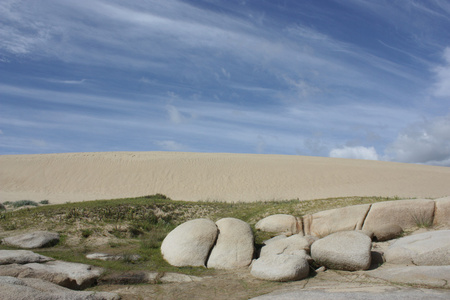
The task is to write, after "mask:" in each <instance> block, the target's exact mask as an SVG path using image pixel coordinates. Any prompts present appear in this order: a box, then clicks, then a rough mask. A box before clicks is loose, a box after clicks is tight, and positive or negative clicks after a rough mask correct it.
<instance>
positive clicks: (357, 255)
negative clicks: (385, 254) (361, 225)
mask: <svg viewBox="0 0 450 300" xmlns="http://www.w3.org/2000/svg"><path fill="white" fill-rule="evenodd" d="M371 248H372V241H371V239H370V238H369V237H368V236H367V235H365V234H363V233H361V232H357V231H343V232H336V233H333V234H331V235H329V236H326V237H324V238H323V239H320V240H318V241H317V242H315V243H314V244H312V246H311V256H312V258H313V259H314V261H315V262H316V263H317V264H319V265H323V266H325V267H327V268H329V269H335V270H345V271H357V270H367V269H368V268H369V267H370V262H371V252H370V250H371Z"/></svg>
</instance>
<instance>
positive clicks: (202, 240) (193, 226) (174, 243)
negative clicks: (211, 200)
mask: <svg viewBox="0 0 450 300" xmlns="http://www.w3.org/2000/svg"><path fill="white" fill-rule="evenodd" d="M216 238H217V226H216V224H215V223H214V222H213V221H211V220H208V219H195V220H191V221H188V222H185V223H183V224H181V225H179V226H178V227H176V228H175V229H174V230H172V231H171V232H170V233H169V234H168V235H167V236H166V238H165V239H164V240H163V242H162V244H161V253H162V255H163V257H164V259H165V260H166V261H167V262H168V263H169V264H171V265H172V266H176V267H184V266H193V267H199V266H205V264H206V259H207V257H208V254H209V252H210V251H211V248H212V246H213V245H214V242H215V241H216Z"/></svg>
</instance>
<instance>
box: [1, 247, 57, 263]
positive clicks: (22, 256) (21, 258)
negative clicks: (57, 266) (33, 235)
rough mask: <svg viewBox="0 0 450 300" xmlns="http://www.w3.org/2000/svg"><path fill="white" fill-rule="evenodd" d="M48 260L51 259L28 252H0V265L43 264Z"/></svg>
mask: <svg viewBox="0 0 450 300" xmlns="http://www.w3.org/2000/svg"><path fill="white" fill-rule="evenodd" d="M50 260H53V258H50V257H47V256H43V255H40V254H37V253H34V252H33V251H30V250H0V265H8V264H28V263H43V262H46V261H50Z"/></svg>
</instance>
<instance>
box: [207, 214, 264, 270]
mask: <svg viewBox="0 0 450 300" xmlns="http://www.w3.org/2000/svg"><path fill="white" fill-rule="evenodd" d="M216 225H217V228H218V229H219V235H218V237H217V242H216V245H215V246H214V248H213V249H212V251H211V255H210V256H209V259H208V263H207V265H208V268H217V269H234V268H240V267H246V266H248V265H249V264H250V263H251V262H252V258H253V252H254V250H255V247H254V239H253V232H252V229H251V227H250V225H248V224H247V223H246V222H244V221H242V220H239V219H235V218H224V219H220V220H219V221H217V222H216Z"/></svg>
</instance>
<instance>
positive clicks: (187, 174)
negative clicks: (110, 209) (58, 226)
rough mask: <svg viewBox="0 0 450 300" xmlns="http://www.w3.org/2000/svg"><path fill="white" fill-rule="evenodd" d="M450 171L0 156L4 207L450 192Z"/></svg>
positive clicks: (276, 158)
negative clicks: (157, 198) (158, 197)
mask: <svg viewBox="0 0 450 300" xmlns="http://www.w3.org/2000/svg"><path fill="white" fill-rule="evenodd" d="M449 183H450V168H448V167H436V166H426V165H416V164H404V163H393V162H382V161H368V160H353V159H338V158H323V157H307V156H296V155H267V154H227V153H187V152H92V153H60V154H33V155H0V202H4V201H15V200H22V199H29V200H43V199H48V200H50V202H51V203H65V202H68V201H71V202H75V201H83V200H96V199H112V198H123V197H135V196H144V195H150V194H155V193H162V194H165V195H167V196H169V197H170V198H172V199H177V200H186V201H196V200H210V201H214V200H217V201H229V202H236V201H264V200H285V199H296V198H298V199H300V200H309V199H318V198H328V197H345V196H389V197H393V196H399V197H404V198H410V197H418V198H425V197H429V198H437V197H444V196H448V195H450V184H449Z"/></svg>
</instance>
